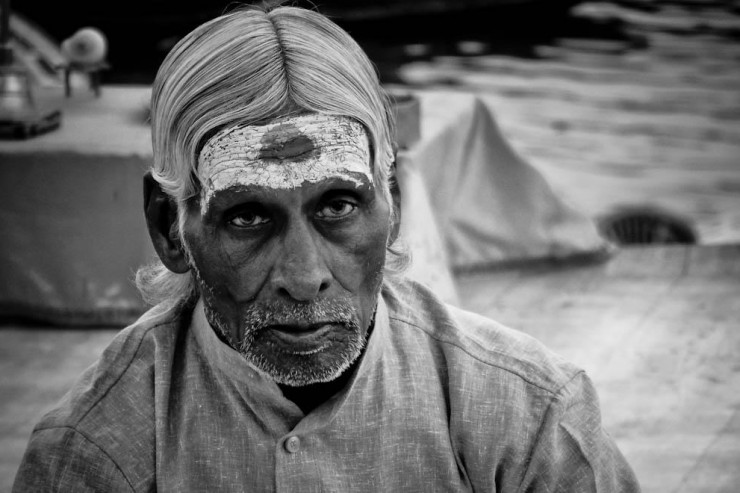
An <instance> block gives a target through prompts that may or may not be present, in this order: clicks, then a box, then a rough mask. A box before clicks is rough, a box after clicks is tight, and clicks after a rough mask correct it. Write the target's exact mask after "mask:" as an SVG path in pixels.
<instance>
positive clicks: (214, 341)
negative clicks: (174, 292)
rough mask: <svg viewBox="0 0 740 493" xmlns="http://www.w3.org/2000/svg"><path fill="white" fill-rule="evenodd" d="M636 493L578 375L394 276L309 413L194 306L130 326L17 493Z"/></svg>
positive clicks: (36, 450)
mask: <svg viewBox="0 0 740 493" xmlns="http://www.w3.org/2000/svg"><path fill="white" fill-rule="evenodd" d="M38 490H43V491H75V492H80V491H155V490H159V491H219V492H230V491H279V492H283V491H290V492H294V491H301V492H320V491H321V492H323V491H327V492H352V491H358V492H368V491H379V492H394V491H419V492H435V491H490V492H492V491H503V492H517V491H521V492H524V491H526V492H531V493H534V492H570V493H572V492H596V491H598V492H617V491H619V492H636V491H639V487H638V485H637V482H636V480H635V477H634V475H633V473H632V470H631V469H630V467H629V465H628V464H627V463H626V461H625V460H624V458H623V456H622V455H621V453H620V452H619V450H618V449H617V448H616V446H615V444H614V442H613V441H612V440H611V438H610V437H609V436H608V435H607V434H606V433H605V432H604V430H603V429H602V427H601V422H600V413H599V405H598V401H597V397H596V394H595V391H594V388H593V386H592V384H591V382H590V381H589V379H588V378H587V376H586V375H585V374H584V373H583V372H582V371H581V370H579V369H578V368H576V367H574V366H572V365H570V364H569V363H567V362H565V361H563V360H562V359H560V358H559V357H558V356H556V355H555V354H553V353H551V352H549V351H548V350H547V349H545V348H544V347H543V346H542V345H541V344H540V343H538V342H537V341H535V340H534V339H532V338H531V337H529V336H527V335H525V334H522V333H520V332H517V331H514V330H511V329H508V328H506V327H503V326H501V325H499V324H497V323H495V322H493V321H490V320H488V319H485V318H483V317H481V316H478V315H475V314H472V313H469V312H465V311H463V310H460V309H456V308H454V307H451V306H448V305H445V304H443V303H442V302H440V301H439V300H438V299H437V298H436V297H435V296H434V295H433V294H432V293H431V292H429V291H427V290H426V288H424V287H422V286H421V285H418V284H415V283H412V282H411V281H386V282H385V283H384V286H383V290H382V293H381V297H380V301H379V304H378V310H377V313H376V322H375V327H374V329H373V331H372V335H371V337H370V339H369V341H368V345H367V347H366V349H365V352H364V354H363V356H362V360H361V361H360V363H359V365H358V366H357V367H356V369H355V370H354V374H353V375H352V377H351V378H350V380H349V382H348V384H347V385H346V387H345V388H344V389H343V390H341V391H340V392H339V393H337V394H336V395H334V396H333V397H332V398H331V399H329V400H328V401H327V402H325V403H323V404H322V405H320V406H319V407H317V408H316V409H314V410H313V411H311V412H310V413H309V414H308V415H304V414H303V412H301V410H300V409H299V408H298V407H297V406H296V405H295V404H294V403H293V402H292V401H290V400H288V399H286V398H285V397H284V396H283V395H282V393H281V391H280V389H279V387H278V386H277V385H276V384H275V383H274V382H272V381H271V380H270V379H269V378H267V377H265V376H264V375H263V374H260V373H258V372H257V371H255V370H254V369H253V368H252V367H251V366H249V365H248V364H247V363H246V361H245V360H244V359H243V358H242V357H241V356H240V355H239V354H238V353H236V352H235V351H234V350H232V349H231V348H230V347H228V346H227V345H225V344H223V343H222V342H221V341H220V340H219V339H218V338H217V337H216V335H215V333H214V331H213V330H212V329H211V327H210V326H209V325H208V323H207V321H206V319H205V316H204V314H203V307H202V304H201V303H200V302H199V303H198V304H197V305H196V306H195V307H194V308H190V309H184V310H180V311H172V310H171V311H165V310H163V309H162V308H154V309H152V310H151V311H150V312H148V313H147V314H146V315H144V316H143V317H142V318H141V319H140V320H139V321H138V322H137V323H136V324H134V325H132V326H131V327H128V328H127V329H125V330H123V331H122V332H121V333H120V334H119V335H118V336H117V337H116V339H115V340H114V341H113V342H112V344H111V345H110V346H109V347H108V348H107V349H106V350H105V351H104V353H103V355H102V356H101V358H100V360H99V361H98V362H97V363H96V364H95V365H93V366H92V367H91V368H90V369H89V370H87V372H86V373H85V374H84V375H83V376H82V377H81V379H80V380H79V381H78V382H77V384H76V385H75V386H74V388H73V389H72V390H71V391H70V392H69V393H68V394H67V395H66V396H65V397H64V398H63V400H62V401H61V402H60V403H59V405H58V406H57V407H56V408H55V409H54V410H52V411H51V412H50V413H48V414H47V415H46V416H45V417H44V418H43V419H42V420H41V422H40V423H39V424H38V425H37V426H36V428H35V430H34V432H33V434H32V437H31V441H30V443H29V446H28V449H27V451H26V454H25V456H24V459H23V462H22V464H21V467H20V469H19V472H18V475H17V477H16V482H15V485H14V491H16V492H21V491H38Z"/></svg>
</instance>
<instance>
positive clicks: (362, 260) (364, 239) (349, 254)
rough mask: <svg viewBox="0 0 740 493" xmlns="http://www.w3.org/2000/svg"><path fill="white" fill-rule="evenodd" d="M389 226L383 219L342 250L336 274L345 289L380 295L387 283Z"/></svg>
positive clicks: (337, 256)
mask: <svg viewBox="0 0 740 493" xmlns="http://www.w3.org/2000/svg"><path fill="white" fill-rule="evenodd" d="M388 234H389V227H388V224H387V220H385V219H383V220H382V221H381V220H378V221H373V222H371V223H370V224H365V225H364V226H363V227H362V228H361V229H360V230H359V231H357V232H356V235H355V238H354V240H353V241H351V242H348V244H347V245H346V246H345V247H344V248H338V249H337V252H338V253H337V254H335V255H334V256H333V265H332V272H333V274H334V277H335V278H336V279H337V280H338V281H339V283H340V284H342V285H343V286H344V287H345V288H347V289H349V290H351V291H352V292H354V293H358V294H361V295H364V296H368V295H373V294H376V293H377V291H378V289H379V287H380V283H381V282H382V280H383V268H384V266H385V258H386V243H387V240H388Z"/></svg>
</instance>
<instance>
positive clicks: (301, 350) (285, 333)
mask: <svg viewBox="0 0 740 493" xmlns="http://www.w3.org/2000/svg"><path fill="white" fill-rule="evenodd" d="M340 328H341V324H338V323H331V322H329V323H317V324H311V325H271V326H269V327H267V328H266V331H267V332H268V333H269V334H270V335H271V336H272V337H273V340H274V341H275V342H276V343H277V344H278V345H280V346H282V347H283V350H284V351H287V352H290V353H292V354H297V355H310V354H314V353H318V352H320V351H322V350H324V349H326V348H327V347H328V346H329V344H330V342H331V340H330V337H329V335H330V334H331V332H333V331H334V330H337V329H340Z"/></svg>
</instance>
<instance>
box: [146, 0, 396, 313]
mask: <svg viewBox="0 0 740 493" xmlns="http://www.w3.org/2000/svg"><path fill="white" fill-rule="evenodd" d="M305 112H316V113H324V114H331V115H341V116H347V117H350V118H353V119H355V120H356V121H358V122H359V123H361V124H362V125H363V126H364V127H365V129H366V131H367V132H368V136H369V138H370V142H371V147H372V168H373V175H374V181H375V182H376V183H377V184H378V185H379V186H382V187H383V191H384V194H385V197H386V200H387V201H388V203H389V204H392V201H391V196H390V187H391V183H390V180H391V178H392V177H391V171H390V170H391V167H392V163H393V160H394V152H393V143H392V135H393V130H394V122H393V117H392V113H391V110H390V104H389V100H388V98H387V96H386V94H385V92H384V91H383V89H382V88H381V86H380V82H379V80H378V76H377V73H376V71H375V68H374V66H373V65H372V63H371V62H370V60H369V59H368V58H367V56H366V55H365V53H364V52H363V51H362V49H361V48H360V47H359V46H358V45H357V43H356V42H355V41H354V40H353V39H352V38H351V37H350V36H349V34H347V33H346V32H345V31H344V30H342V29H341V28H340V27H338V26H337V25H336V24H334V23H333V22H332V21H330V20H329V19H327V18H326V17H325V16H323V15H321V14H319V13H317V12H314V11H310V10H305V9H300V8H295V7H278V8H275V9H273V10H266V9H261V8H256V7H247V8H240V9H238V10H235V11H233V12H231V13H228V14H226V15H223V16H221V17H218V18H216V19H213V20H211V21H209V22H207V23H205V24H203V25H201V26H199V27H198V28H196V29H195V30H194V31H192V32H191V33H190V34H188V35H187V36H185V38H183V39H182V40H181V41H180V42H179V43H178V44H177V45H176V46H175V47H174V48H173V49H172V51H171V52H170V53H169V54H168V55H167V57H166V58H165V60H164V62H163V63H162V65H161V67H160V68H159V71H158V72H157V76H156V78H155V81H154V85H153V88H152V102H151V128H152V146H153V150H154V162H153V165H152V169H151V172H152V176H153V177H154V179H155V180H156V181H157V182H158V183H159V185H160V186H161V187H162V190H164V192H165V193H166V194H167V195H169V196H170V197H171V198H172V199H173V200H174V201H175V203H176V204H177V205H178V217H179V220H178V223H179V226H182V222H183V220H184V217H185V216H184V210H185V205H186V203H188V202H189V201H192V200H198V197H199V193H200V190H201V188H202V184H201V183H200V182H199V178H198V173H197V166H198V162H197V156H198V154H199V152H200V149H201V147H202V146H203V145H204V143H205V142H206V141H207V140H208V138H210V137H211V136H212V135H214V134H215V133H216V132H217V131H219V130H220V129H222V128H225V127H229V126H233V125H236V124H246V125H261V124H265V123H268V122H269V121H271V120H273V119H275V118H277V117H281V116H289V115H294V114H300V113H305ZM394 218H395V216H394ZM180 231H182V228H180ZM389 253H390V256H389V257H388V259H389V262H388V264H387V265H388V268H389V269H391V270H392V269H399V268H400V267H399V266H400V265H402V264H403V254H402V253H401V252H400V251H397V250H394V249H391V247H389ZM136 284H137V286H138V288H139V290H140V292H141V294H142V296H143V297H144V300H145V301H146V302H147V303H149V304H156V303H161V302H170V303H172V304H178V303H181V302H184V301H187V300H189V299H192V297H193V296H194V295H195V283H194V280H193V277H192V275H191V273H186V274H176V273H174V272H170V271H169V270H167V268H166V267H165V266H164V265H163V264H162V263H161V262H160V261H156V262H154V263H153V264H151V265H147V266H144V267H142V268H140V269H139V271H138V272H137V274H136Z"/></svg>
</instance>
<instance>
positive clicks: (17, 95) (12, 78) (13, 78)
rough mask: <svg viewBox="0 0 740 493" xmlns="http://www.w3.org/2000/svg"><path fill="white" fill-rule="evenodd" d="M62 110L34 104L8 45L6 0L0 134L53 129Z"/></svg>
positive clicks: (6, 7)
mask: <svg viewBox="0 0 740 493" xmlns="http://www.w3.org/2000/svg"><path fill="white" fill-rule="evenodd" d="M61 121H62V113H61V111H59V110H57V109H45V108H42V107H40V106H39V105H37V104H36V101H35V99H34V96H33V90H32V87H31V81H30V79H29V77H28V73H27V72H26V70H25V68H24V67H23V66H21V65H18V64H16V63H15V61H14V59H13V50H12V48H11V46H10V0H2V10H1V11H0V135H3V136H11V137H15V138H21V139H26V138H28V137H32V136H34V135H38V134H40V133H43V132H48V131H50V130H53V129H55V128H57V127H59V125H60V124H61Z"/></svg>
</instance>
